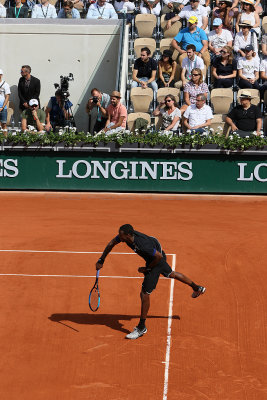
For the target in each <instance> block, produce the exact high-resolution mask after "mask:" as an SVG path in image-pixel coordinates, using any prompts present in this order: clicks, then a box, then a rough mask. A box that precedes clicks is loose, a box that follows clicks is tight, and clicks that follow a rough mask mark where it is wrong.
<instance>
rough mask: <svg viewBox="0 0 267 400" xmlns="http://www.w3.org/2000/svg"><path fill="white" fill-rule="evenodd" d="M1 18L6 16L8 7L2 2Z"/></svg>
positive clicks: (0, 6) (0, 4) (0, 8)
mask: <svg viewBox="0 0 267 400" xmlns="http://www.w3.org/2000/svg"><path fill="white" fill-rule="evenodd" d="M0 18H6V8H5V7H4V6H3V4H2V3H0Z"/></svg>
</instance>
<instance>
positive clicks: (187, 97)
mask: <svg viewBox="0 0 267 400" xmlns="http://www.w3.org/2000/svg"><path fill="white" fill-rule="evenodd" d="M208 93H209V88H208V85H207V84H206V83H205V82H203V73H202V71H201V69H199V68H193V69H192V71H191V79H190V81H189V82H188V83H186V85H185V87H184V103H185V104H183V105H182V107H181V113H182V114H183V113H184V111H185V110H186V109H187V107H189V106H191V105H193V104H196V102H197V96H198V95H199V94H202V95H203V96H204V97H205V98H206V99H207V97H208Z"/></svg>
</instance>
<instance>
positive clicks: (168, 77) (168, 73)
mask: <svg viewBox="0 0 267 400" xmlns="http://www.w3.org/2000/svg"><path fill="white" fill-rule="evenodd" d="M172 54H173V53H172V51H171V50H164V51H163V54H162V57H161V59H160V61H159V65H158V71H159V72H158V73H159V79H158V80H157V84H158V88H163V87H174V83H175V80H174V77H175V72H176V68H177V63H176V61H173V59H172Z"/></svg>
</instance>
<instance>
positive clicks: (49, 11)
mask: <svg viewBox="0 0 267 400" xmlns="http://www.w3.org/2000/svg"><path fill="white" fill-rule="evenodd" d="M32 18H42V19H43V18H57V12H56V8H55V7H54V6H52V4H50V3H49V1H48V0H40V4H36V5H35V6H34V7H33V9H32Z"/></svg>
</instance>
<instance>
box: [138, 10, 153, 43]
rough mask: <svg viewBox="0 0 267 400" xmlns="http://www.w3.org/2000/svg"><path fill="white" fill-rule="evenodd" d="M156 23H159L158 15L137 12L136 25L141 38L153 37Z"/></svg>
mask: <svg viewBox="0 0 267 400" xmlns="http://www.w3.org/2000/svg"><path fill="white" fill-rule="evenodd" d="M156 25H157V17H156V15H153V14H137V15H136V17H135V26H136V28H137V31H138V37H139V38H150V37H152V35H153V31H154V28H156Z"/></svg>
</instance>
